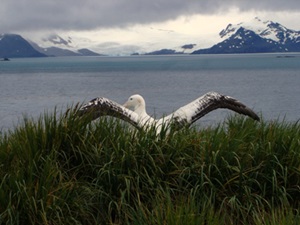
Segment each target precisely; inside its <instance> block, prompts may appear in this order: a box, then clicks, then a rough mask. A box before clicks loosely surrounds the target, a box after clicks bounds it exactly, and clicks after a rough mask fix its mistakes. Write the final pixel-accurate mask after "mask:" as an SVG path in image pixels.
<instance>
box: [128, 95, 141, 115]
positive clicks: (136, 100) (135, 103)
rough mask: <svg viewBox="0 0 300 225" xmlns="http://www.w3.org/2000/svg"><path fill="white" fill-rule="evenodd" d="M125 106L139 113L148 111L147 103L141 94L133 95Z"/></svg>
mask: <svg viewBox="0 0 300 225" xmlns="http://www.w3.org/2000/svg"><path fill="white" fill-rule="evenodd" d="M123 106H124V107H125V108H127V109H130V110H132V111H133V112H135V113H137V114H138V115H142V114H144V113H146V103H145V100H144V98H143V97H142V96H141V95H132V96H130V97H129V98H128V100H127V102H125V103H124V105H123Z"/></svg>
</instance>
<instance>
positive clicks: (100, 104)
mask: <svg viewBox="0 0 300 225" xmlns="http://www.w3.org/2000/svg"><path fill="white" fill-rule="evenodd" d="M218 108H227V109H230V110H233V111H235V112H237V113H240V114H243V115H247V116H249V117H251V118H252V119H254V120H257V121H259V117H258V116H257V115H256V113H255V112H253V111H252V110H251V109H250V108H248V107H247V106H245V105H244V104H243V103H241V102H239V101H238V100H236V99H234V98H232V97H230V96H226V95H221V94H219V93H217V92H208V93H207V94H205V95H203V96H201V97H199V98H197V99H196V100H194V101H192V102H190V103H188V104H187V105H185V106H183V107H181V108H179V109H178V110H176V111H174V112H173V113H171V114H170V115H168V116H165V117H162V118H160V119H154V118H153V117H151V116H149V115H148V114H147V112H146V103H145V100H144V98H143V97H142V96H141V95H138V94H136V95H132V96H130V97H129V98H128V100H127V102H125V104H124V105H123V106H122V105H120V104H118V103H116V102H114V101H112V100H109V99H107V98H104V97H99V98H95V99H93V100H91V101H90V102H88V103H87V104H85V105H83V106H82V107H81V108H80V109H79V113H80V115H84V114H88V115H90V116H91V119H92V120H94V119H97V118H99V117H101V116H112V117H116V118H120V119H122V120H124V121H127V122H129V123H130V124H132V125H133V126H135V127H136V128H139V129H145V130H147V129H148V128H149V127H151V126H155V128H156V132H157V134H159V133H160V131H161V129H162V128H163V127H166V128H167V129H169V128H170V126H173V125H174V126H175V127H176V128H177V129H178V128H182V127H188V126H190V125H191V124H193V123H194V122H195V121H197V120H198V119H200V118H201V117H203V116H204V115H206V114H207V113H209V112H211V111H213V110H216V109H218Z"/></svg>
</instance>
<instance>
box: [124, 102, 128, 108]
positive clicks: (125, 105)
mask: <svg viewBox="0 0 300 225" xmlns="http://www.w3.org/2000/svg"><path fill="white" fill-rule="evenodd" d="M123 106H124V107H125V108H127V109H128V101H127V102H125V103H124V105H123Z"/></svg>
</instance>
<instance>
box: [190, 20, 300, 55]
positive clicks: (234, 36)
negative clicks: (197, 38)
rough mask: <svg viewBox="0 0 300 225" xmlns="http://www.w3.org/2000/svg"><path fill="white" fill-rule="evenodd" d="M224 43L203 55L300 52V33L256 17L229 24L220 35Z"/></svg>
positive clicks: (197, 52) (198, 51)
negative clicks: (247, 20)
mask: <svg viewBox="0 0 300 225" xmlns="http://www.w3.org/2000/svg"><path fill="white" fill-rule="evenodd" d="M219 35H220V37H221V40H223V41H222V42H220V43H218V44H216V45H214V46H212V47H211V48H208V49H200V50H197V51H195V52H193V53H194V54H202V53H212V54H214V53H255V52H257V53H261V52H299V51H300V31H295V30H291V29H288V28H286V27H284V26H282V25H281V24H279V23H275V22H272V21H262V20H260V19H259V18H258V17H255V18H254V19H253V20H251V21H249V22H243V23H239V24H236V25H233V24H229V25H228V26H227V27H226V28H225V29H223V30H222V31H221V32H220V33H219Z"/></svg>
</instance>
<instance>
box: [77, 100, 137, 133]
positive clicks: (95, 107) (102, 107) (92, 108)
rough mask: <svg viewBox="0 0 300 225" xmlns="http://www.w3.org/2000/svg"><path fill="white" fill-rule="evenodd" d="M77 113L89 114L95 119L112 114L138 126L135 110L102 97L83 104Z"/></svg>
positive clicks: (81, 114)
mask: <svg viewBox="0 0 300 225" xmlns="http://www.w3.org/2000/svg"><path fill="white" fill-rule="evenodd" d="M78 113H79V115H80V116H83V115H87V116H90V118H91V120H95V119H97V118H99V117H101V116H112V117H116V118H119V119H122V120H124V121H127V122H129V123H130V124H132V125H133V126H135V127H137V128H139V127H140V126H139V123H138V119H139V117H138V115H137V114H136V113H135V112H133V111H131V110H129V109H127V108H125V107H124V106H122V105H120V104H118V103H116V102H114V101H112V100H109V99H107V98H103V97H99V98H95V99H93V100H91V101H90V102H88V103H87V104H85V105H83V106H82V107H81V108H80V109H79V111H78Z"/></svg>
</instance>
